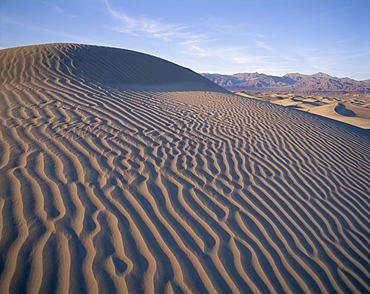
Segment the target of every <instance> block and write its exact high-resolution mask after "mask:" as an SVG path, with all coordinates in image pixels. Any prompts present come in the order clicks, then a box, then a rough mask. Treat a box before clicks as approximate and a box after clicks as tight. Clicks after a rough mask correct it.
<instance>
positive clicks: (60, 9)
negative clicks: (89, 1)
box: [41, 1, 77, 17]
mask: <svg viewBox="0 0 370 294" xmlns="http://www.w3.org/2000/svg"><path fill="white" fill-rule="evenodd" d="M41 3H43V4H45V5H47V6H49V7H51V8H52V9H53V10H54V11H56V12H57V13H58V14H60V15H62V16H67V17H77V16H76V15H74V14H68V13H65V12H64V10H63V9H62V8H61V7H60V6H58V5H56V4H54V3H50V2H46V1H41Z"/></svg>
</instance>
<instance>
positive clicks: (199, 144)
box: [0, 44, 370, 293]
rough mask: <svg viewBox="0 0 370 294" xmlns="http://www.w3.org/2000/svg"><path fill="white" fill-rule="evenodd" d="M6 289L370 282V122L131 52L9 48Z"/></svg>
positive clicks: (355, 285) (2, 202) (1, 170)
mask: <svg viewBox="0 0 370 294" xmlns="http://www.w3.org/2000/svg"><path fill="white" fill-rule="evenodd" d="M0 78H1V81H0V85H1V86H0V113H1V115H0V119H1V120H0V129H1V133H0V212H1V214H0V215H1V221H0V289H1V290H2V293H15V292H20V293H54V292H59V293H68V292H71V293H96V292H99V293H366V292H369V291H370V288H369V270H368V268H369V267H368V266H369V260H368V256H369V242H368V236H369V235H368V234H369V223H368V216H369V191H370V190H369V182H368V177H369V174H370V156H369V155H370V139H369V133H368V132H367V131H366V130H362V129H359V128H356V127H353V126H348V125H343V124H340V123H336V122H334V121H329V120H326V119H323V118H320V117H318V116H314V115H311V114H310V113H305V112H299V111H295V110H292V109H289V108H283V107H279V106H277V105H273V104H268V103H265V102H262V101H258V100H253V99H248V98H245V97H241V96H238V95H234V94H231V93H229V92H227V91H225V90H224V89H222V88H221V87H219V86H217V85H215V84H213V83H212V82H210V81H208V80H207V79H205V78H203V77H201V76H199V75H197V74H196V73H194V72H192V71H190V70H188V69H185V68H183V67H180V66H177V65H175V64H172V63H170V62H167V61H164V60H161V59H159V58H156V57H152V56H148V55H145V54H142V53H137V52H132V51H128V50H121V49H114V48H104V47H97V46H88V45H77V44H48V45H39V46H28V47H19V48H12V49H4V50H0Z"/></svg>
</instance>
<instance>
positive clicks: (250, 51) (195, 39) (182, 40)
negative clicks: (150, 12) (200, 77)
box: [101, 0, 291, 72]
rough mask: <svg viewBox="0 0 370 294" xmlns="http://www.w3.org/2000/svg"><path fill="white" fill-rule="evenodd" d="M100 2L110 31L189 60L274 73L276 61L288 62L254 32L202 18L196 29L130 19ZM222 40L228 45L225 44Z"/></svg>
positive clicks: (106, 2)
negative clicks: (162, 45) (155, 42)
mask: <svg viewBox="0 0 370 294" xmlns="http://www.w3.org/2000/svg"><path fill="white" fill-rule="evenodd" d="M101 1H102V3H104V5H105V8H106V12H107V13H108V14H109V15H110V16H111V17H112V18H113V19H114V20H115V21H117V24H116V25H115V26H114V27H110V29H111V30H114V31H116V32H118V33H124V34H130V35H133V36H138V37H142V38H155V39H159V40H161V41H165V42H168V43H170V44H171V46H173V47H174V48H177V50H178V52H181V53H182V54H183V55H185V56H188V57H190V58H200V59H202V58H208V60H211V59H210V58H214V60H215V61H216V62H217V60H218V61H219V62H222V63H223V64H229V66H230V67H233V68H241V67H243V66H244V67H245V70H258V69H260V68H270V69H272V67H274V69H275V70H278V69H280V67H279V66H278V65H277V63H276V60H277V59H279V60H281V59H286V60H288V59H291V57H290V56H289V55H285V56H283V55H282V53H281V52H279V51H278V50H276V49H275V48H273V47H272V46H270V45H269V44H268V38H265V36H263V35H261V34H257V33H253V34H252V33H251V34H249V33H248V32H246V31H245V28H244V27H243V26H242V25H238V24H235V25H234V24H228V23H226V22H224V21H212V20H211V21H210V20H207V19H203V20H202V21H201V22H200V23H201V24H200V25H199V23H198V25H197V26H193V25H187V24H183V23H172V22H165V21H163V20H158V19H154V18H151V17H148V16H145V15H140V16H132V15H129V14H127V13H125V12H124V11H122V10H119V9H117V7H113V6H112V4H111V3H110V2H109V0H101ZM232 36H234V37H235V38H233V37H232ZM240 36H242V37H243V38H240ZM225 38H226V39H227V40H229V41H230V42H229V41H225ZM261 39H262V40H261ZM286 68H287V67H284V69H286ZM270 72H271V70H270Z"/></svg>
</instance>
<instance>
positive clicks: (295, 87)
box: [201, 72, 370, 95]
mask: <svg viewBox="0 0 370 294" xmlns="http://www.w3.org/2000/svg"><path fill="white" fill-rule="evenodd" d="M201 75H203V76H204V77H206V78H208V79H210V80H211V81H213V82H215V83H216V84H218V85H220V86H222V87H225V88H227V89H232V90H258V91H264V90H265V91H284V92H292V93H305V94H313V93H318V92H325V93H327V92H333V93H338V94H348V93H351V94H359V95H367V94H370V80H366V81H356V80H353V79H350V78H337V77H333V76H330V75H328V74H325V73H321V72H319V73H316V74H313V75H305V74H300V73H288V74H286V75H284V76H282V77H279V76H271V75H266V74H262V73H257V72H256V73H238V74H234V75H221V74H209V73H202V74H201Z"/></svg>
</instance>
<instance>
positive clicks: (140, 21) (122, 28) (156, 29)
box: [103, 0, 187, 41]
mask: <svg viewBox="0 0 370 294" xmlns="http://www.w3.org/2000/svg"><path fill="white" fill-rule="evenodd" d="M103 3H104V4H105V7H106V9H107V12H108V13H109V14H110V15H111V16H112V17H113V18H114V19H116V20H118V21H119V22H120V23H119V25H118V26H115V27H113V28H111V29H113V30H114V31H116V32H118V33H127V34H131V35H135V36H141V35H143V34H144V35H146V36H149V37H152V38H159V39H162V40H165V41H173V39H174V38H179V37H183V38H184V36H186V34H187V32H186V28H187V27H186V26H184V25H182V24H176V23H166V22H161V21H159V20H156V19H152V18H150V17H147V16H144V15H142V16H140V17H132V16H129V15H127V14H125V13H124V12H122V11H120V10H117V9H116V8H113V7H112V6H111V4H110V3H109V1H107V0H103Z"/></svg>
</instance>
